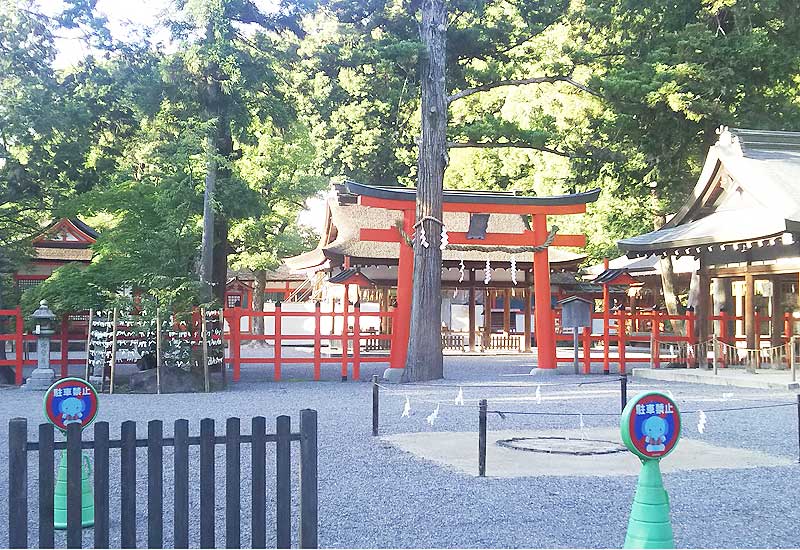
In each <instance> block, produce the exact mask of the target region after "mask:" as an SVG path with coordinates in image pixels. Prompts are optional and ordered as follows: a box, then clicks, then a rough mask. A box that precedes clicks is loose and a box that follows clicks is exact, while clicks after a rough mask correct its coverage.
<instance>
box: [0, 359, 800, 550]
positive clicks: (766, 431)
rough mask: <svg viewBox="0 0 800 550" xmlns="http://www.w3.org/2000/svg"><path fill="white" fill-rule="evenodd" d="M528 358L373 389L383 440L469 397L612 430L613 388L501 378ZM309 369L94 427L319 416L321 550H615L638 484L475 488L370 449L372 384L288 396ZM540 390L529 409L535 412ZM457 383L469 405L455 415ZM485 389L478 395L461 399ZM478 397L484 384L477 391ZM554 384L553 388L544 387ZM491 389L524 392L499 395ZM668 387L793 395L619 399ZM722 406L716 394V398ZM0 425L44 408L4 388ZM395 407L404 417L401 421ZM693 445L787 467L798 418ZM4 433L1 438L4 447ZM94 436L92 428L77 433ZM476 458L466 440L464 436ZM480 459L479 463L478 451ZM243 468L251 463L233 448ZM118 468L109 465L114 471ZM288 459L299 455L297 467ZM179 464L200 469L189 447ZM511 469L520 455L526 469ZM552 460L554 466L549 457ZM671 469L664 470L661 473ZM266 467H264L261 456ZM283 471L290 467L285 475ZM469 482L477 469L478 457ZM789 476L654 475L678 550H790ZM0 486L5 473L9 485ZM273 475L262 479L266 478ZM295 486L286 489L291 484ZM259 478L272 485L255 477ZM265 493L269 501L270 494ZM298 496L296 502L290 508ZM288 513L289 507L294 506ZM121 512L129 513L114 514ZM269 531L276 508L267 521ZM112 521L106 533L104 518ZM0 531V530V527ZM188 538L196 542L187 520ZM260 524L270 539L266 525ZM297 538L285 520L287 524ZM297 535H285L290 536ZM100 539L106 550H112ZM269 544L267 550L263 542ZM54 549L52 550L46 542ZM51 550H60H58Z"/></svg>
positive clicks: (785, 410)
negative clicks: (428, 383)
mask: <svg viewBox="0 0 800 550" xmlns="http://www.w3.org/2000/svg"><path fill="white" fill-rule="evenodd" d="M530 362H531V358H530V357H522V356H510V357H448V358H446V359H445V366H446V370H445V376H446V378H447V380H445V381H444V382H442V383H441V384H440V385H439V386H440V387H413V388H409V387H407V386H403V387H397V386H394V387H392V388H391V389H387V390H382V396H381V415H380V422H381V433H382V434H391V433H403V432H429V431H469V430H477V407H476V403H477V399H479V398H484V397H485V398H487V399H488V400H489V408H490V409H494V410H497V409H499V410H504V411H553V412H573V413H574V412H582V413H589V412H592V413H609V416H585V417H584V422H585V425H586V426H588V427H591V426H613V425H616V424H617V422H618V417H616V415H615V414H614V413H618V412H619V386H618V384H614V383H610V384H592V385H584V386H578V385H577V383H578V382H585V381H587V380H588V381H592V382H595V381H603V380H605V379H606V378H604V377H603V376H601V375H598V376H591V377H576V376H557V377H546V378H536V377H531V376H513V375H515V374H516V375H520V374H524V373H527V372H528V371H529V370H530ZM383 368H384V365H378V364H375V365H370V366H365V367H364V368H362V379H363V380H368V379H369V378H370V376H371V375H372V374H378V373H381V372H382V371H383ZM308 372H309V368H308V367H301V366H288V367H284V370H283V376H284V380H286V381H285V382H281V383H277V384H276V383H271V382H266V381H267V380H270V379H271V370H270V372H269V373H265V372H264V370H263V369H260V368H258V367H256V366H247V367H243V374H242V381H241V382H239V383H238V384H235V385H234V386H233V387H232V388H231V389H229V390H228V391H226V392H224V393H216V394H209V395H206V394H197V395H161V396H153V395H148V396H145V395H114V396H102V398H101V399H102V401H101V408H100V414H99V419H100V420H106V421H108V422H110V423H111V433H112V437H113V436H118V435H119V424H120V422H121V421H123V420H128V419H134V420H136V421H137V422H139V427H138V429H139V432H138V434H139V437H144V436H145V434H146V429H147V427H146V421H147V420H151V419H160V420H163V421H164V423H165V432H167V433H166V434H165V435H170V434H171V432H172V422H173V421H174V420H176V419H179V418H188V419H190V421H191V431H192V433H194V434H196V433H197V432H198V430H199V419H200V418H203V417H210V418H214V419H216V420H217V431H218V433H221V432H222V430H223V425H224V419H225V418H226V417H228V416H239V417H241V418H242V419H243V420H242V426H243V431H245V432H249V422H250V418H251V417H253V416H256V415H263V416H266V417H267V419H268V426H272V425H274V424H273V423H274V420H273V419H274V417H275V416H277V415H280V414H288V415H291V416H292V417H293V418H292V419H293V428H294V429H296V428H297V415H298V411H299V410H300V409H302V408H313V409H316V410H317V411H319V423H320V424H319V435H320V442H319V443H320V455H319V475H320V479H319V490H320V511H319V513H320V527H319V537H320V545H321V546H323V547H340V548H346V547H350V548H362V547H369V548H383V547H426V548H427V547H434V548H452V547H461V548H471V547H591V548H594V547H597V548H601V547H620V546H621V545H622V543H623V540H624V537H625V530H626V526H627V518H628V513H629V511H630V506H631V502H632V498H633V493H634V490H635V485H636V478H635V477H633V476H620V477H596V478H594V477H530V478H517V479H500V478H476V477H472V476H467V475H464V474H460V473H457V472H455V471H453V470H450V469H447V468H443V467H441V466H437V465H435V464H433V463H431V462H427V461H425V460H421V459H418V458H415V457H414V456H412V455H411V454H408V453H405V452H403V451H400V450H398V449H396V448H395V447H393V446H391V445H389V444H388V443H385V442H381V441H380V440H378V439H377V438H372V437H371V436H370V427H371V417H370V414H371V385H370V384H369V383H363V382H362V383H358V382H352V381H351V382H347V383H342V382H334V381H328V382H318V383H313V382H291V381H289V380H292V379H299V378H308ZM323 372H324V375H325V378H327V379H330V380H335V379H337V378H338V375H339V366H338V365H328V366H327V367H323ZM537 383H539V384H541V398H542V401H541V403H537V402H536V399H535V389H536V385H537ZM458 384H461V385H462V388H463V393H464V398H465V401H466V405H465V406H463V407H456V406H454V405H453V401H454V399H455V397H456V395H457V393H458V388H457V387H450V385H453V386H457V385H458ZM479 384H483V385H484V386H485V387H480V388H477V387H473V386H474V385H479ZM487 384H488V385H490V386H486V385H487ZM549 384H557V385H554V386H553V385H549ZM498 385H526V387H523V388H508V387H500V386H498ZM651 388H658V389H668V390H670V391H671V392H672V393H673V395H674V397H675V399H676V400H677V402H678V404H679V406H680V407H681V408H682V409H683V410H686V411H689V410H697V409H704V410H706V411H708V409H716V408H728V407H741V406H752V405H764V404H775V403H789V402H793V401H794V399H795V397H794V395H789V394H781V393H776V392H768V391H765V390H748V389H738V388H722V387H718V386H698V385H687V384H675V383H673V384H662V383H655V382H652V383H651V381H644V380H642V381H637V380H635V379H634V380H631V383H630V384H629V395H633V394H635V393H636V392H637V391H640V390H644V389H651ZM723 394H725V395H724V396H723ZM0 396H2V397H3V399H2V401H0V413H2V415H3V416H4V417H6V418H11V417H15V416H25V417H27V418H28V419H29V423H30V424H29V430H30V432H31V437H32V438H34V437H35V436H34V432H35V429H36V428H35V426H36V425H37V424H38V423H39V422H41V420H42V417H41V394H31V393H26V392H22V391H20V390H17V389H10V388H9V389H3V390H1V391H0ZM406 397H408V399H409V402H410V403H411V416H410V418H401V412H402V410H403V406H404V403H405V400H406ZM437 403H439V404H441V406H440V411H439V415H438V418H437V420H436V422H435V424H434V425H433V426H430V425H429V424H428V423H427V422H426V417H427V416H428V415H430V414H431V412H432V411H433V409H434V408H435V407H436V405H437ZM707 416H708V423H707V426H706V433H704V434H699V433H698V432H697V414H687V415H685V417H684V437H691V438H694V439H700V440H703V441H706V442H708V443H711V444H716V445H724V446H729V447H738V448H748V449H755V450H759V451H762V452H765V453H768V454H773V455H777V456H783V457H788V458H796V457H797V453H798V443H797V438H798V435H797V428H798V426H797V424H798V420H797V412H796V408H794V407H782V408H769V409H759V410H747V411H730V412H725V413H718V412H707ZM578 422H579V420H578V418H577V417H565V416H513V415H508V416H507V418H506V419H505V420H503V419H501V418H499V417H498V416H497V415H490V418H489V429H490V430H492V429H495V430H500V429H525V428H570V429H575V428H578V427H579V425H578ZM7 430H8V425H7V422H3V423H2V425H0V431H2V432H3V435H7ZM89 431H91V429H90V430H89ZM476 448H477V436H476ZM476 454H477V453H476ZM6 455H7V448H6V446H5V445H3V446H2V450H0V461H2V462H0V463H2V464H4V465H7V464H8V460H7V456H6ZM138 456H139V465H138V468H139V502H138V508H137V511H136V514H137V518H138V523H139V526H140V527H139V539H138V543H139V546H145V545H146V535H145V531H146V509H145V507H146V489H147V483H146V480H145V479H144V475H142V474H143V473H144V472H145V471H146V457H145V451H144V450H143V449H140V450H139V455H138ZM242 456H243V462H244V463H245V464H247V462H248V460H244V457H248V456H249V449H246V448H245V449H243V452H242ZM117 457H118V454H114V453H112V470H113V469H114V466H113V464H114V462H115V461H116V460H118V458H117ZM295 457H296V455H295ZM192 458H193V460H194V461H197V450H196V448H194V450H193V455H192ZM523 458H524V457H523ZM554 460H558V459H557V458H554ZM665 460H669V458H667V459H665ZM171 462H172V457H171V452H168V451H165V478H166V479H165V486H166V487H169V486H170V484H171V475H172V472H171ZM35 464H36V455H35V453H31V455H30V458H29V485H30V487H31V504H30V509H29V520H30V524H31V534H30V536H29V543H30V544H35V543H36V540H37V539H36V523H37V521H36V518H37V514H38V512H37V509H36V499H35V495H34V490H35V486H36V479H35V475H36V465H35ZM223 466H224V449H223V448H222V447H219V448H218V452H217V468H218V472H222V471H223V470H222V468H223ZM268 467H269V468H271V469H274V456H273V455H270V456H268ZM293 467H295V468H296V461H295V464H294V466H293ZM476 468H477V458H476ZM798 468H800V467H799V466H787V467H772V468H753V469H739V470H735V469H734V470H697V471H690V472H680V473H673V474H665V476H664V480H665V485H666V487H667V490H668V491H669V493H670V500H671V503H672V518H673V529H674V531H675V542H676V544H677V546H678V547H797V546H798V545H800V537H798V534H797V525H798V521H799V520H800V511H798V509H797V506H796V503H795V500H796V498H795V495H796V494H798V493H799V492H800V476H798ZM7 475H8V473H7V472H4V473H3V479H4V480H5V479H7V477H6V476H7ZM249 475H250V474H249V466H243V472H242V484H241V486H242V501H243V518H244V519H243V526H242V542H243V544H247V543H248V542H249V508H248V506H249V504H248V502H249V498H250V492H249V489H248V486H249ZM269 475H270V474H269V473H268V476H269ZM295 477H296V476H295ZM268 479H269V478H268ZM224 485H225V481H224V474H220V476H219V486H218V487H219V492H218V496H217V499H216V502H217V530H216V532H217V544H218V545H219V546H222V545H224V532H225V529H224V509H223V504H224ZM111 487H112V508H111V509H112V530H115V531H116V530H117V529H118V526H119V522H118V518H119V513H120V512H119V501H118V499H119V492H118V483H115V482H114V480H112V483H111ZM192 490H193V494H192V495H190V498H191V500H192V502H193V506H194V509H193V512H194V513H195V514H197V513H198V509H197V508H198V506H197V501H198V498H197V480H193V485H192ZM268 490H269V488H268ZM296 494H297V491H296V487H295V490H294V495H295V496H296ZM295 509H296V505H295ZM164 510H165V524H166V526H165V531H166V532H165V545H168V546H169V545H171V542H172V533H171V529H170V527H169V525H170V524H171V515H172V496H171V491H170V490H169V489H166V490H165V498H164ZM7 513H8V510H7V501H6V500H5V499H0V515H1V516H2V517H3V518H5V517H7ZM125 513H131V511H125ZM267 513H268V522H271V521H273V518H274V505H271V506H270V507H269V509H268V511H267ZM114 516H116V519H114ZM2 521H5V520H2ZM193 523H194V525H193V526H192V527H193V529H192V532H191V537H192V541H193V545H195V546H196V545H197V544H198V539H199V536H198V530H197V525H196V522H193ZM268 525H270V524H269V523H268ZM295 526H296V518H295ZM295 530H296V527H295ZM91 532H92V531H91V529H87V530H86V531H85V535H86V538H85V541H84V544H85V545H87V546H89V545H90V544H91ZM7 543H8V533H7V532H5V531H4V530H3V531H2V532H0V547H2V546H5V545H7ZM118 543H119V541H118V533H113V534H112V540H111V544H112V546H114V545H118ZM270 543H271V544H274V538H273V539H272V541H268V544H270ZM57 544H58V541H57ZM62 545H63V542H62Z"/></svg>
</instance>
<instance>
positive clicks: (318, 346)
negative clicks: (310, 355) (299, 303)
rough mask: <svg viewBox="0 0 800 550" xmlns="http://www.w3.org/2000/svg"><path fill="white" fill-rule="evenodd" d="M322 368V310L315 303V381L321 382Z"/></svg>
mask: <svg viewBox="0 0 800 550" xmlns="http://www.w3.org/2000/svg"><path fill="white" fill-rule="evenodd" d="M321 367H322V310H321V309H320V303H319V302H314V380H319V378H320V370H321Z"/></svg>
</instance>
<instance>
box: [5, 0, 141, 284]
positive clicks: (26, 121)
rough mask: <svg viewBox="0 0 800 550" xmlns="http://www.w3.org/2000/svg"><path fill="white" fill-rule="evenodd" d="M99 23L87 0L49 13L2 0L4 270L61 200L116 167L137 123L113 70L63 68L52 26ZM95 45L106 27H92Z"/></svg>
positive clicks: (89, 62) (88, 27)
mask: <svg viewBox="0 0 800 550" xmlns="http://www.w3.org/2000/svg"><path fill="white" fill-rule="evenodd" d="M99 24H100V23H99V22H98V21H97V20H96V19H95V18H94V17H93V16H92V14H91V10H90V7H89V5H88V4H87V3H85V2H79V1H75V2H65V3H64V9H63V11H62V12H60V13H58V14H56V15H55V16H46V15H43V14H41V13H39V12H37V11H36V10H35V9H34V7H33V6H32V4H30V3H28V2H22V1H14V0H2V1H0V97H2V101H0V270H4V269H9V267H10V265H12V264H14V263H16V262H19V261H20V258H21V257H24V256H26V255H27V254H29V252H30V250H29V248H28V246H27V245H28V243H29V239H30V237H31V236H33V235H35V234H36V233H37V232H38V231H40V230H41V224H42V223H43V222H46V221H48V219H49V217H50V215H51V212H52V211H53V209H54V208H56V207H57V206H59V204H61V202H62V201H63V200H64V199H66V198H69V197H71V196H74V195H75V194H77V193H80V192H83V191H86V190H88V189H91V188H93V187H94V186H95V185H97V184H98V182H100V181H101V180H102V179H103V178H104V177H106V176H107V175H108V174H110V173H113V171H114V170H115V168H116V163H117V159H118V156H119V153H120V150H121V148H122V147H124V141H125V140H126V139H127V138H128V137H130V134H131V129H132V127H133V126H134V124H135V120H133V118H132V113H131V112H130V111H129V110H127V109H125V108H124V107H121V106H120V105H119V104H118V103H117V97H116V94H117V90H116V89H115V87H114V86H113V83H112V82H111V77H110V75H109V73H108V71H107V70H106V69H105V68H104V67H102V66H99V65H97V64H95V62H94V61H93V60H92V59H88V60H86V61H85V62H84V63H82V64H81V65H80V66H79V67H77V68H75V70H72V71H67V72H62V73H58V72H56V71H55V70H54V69H53V67H52V63H53V61H54V59H55V56H56V53H57V52H56V48H55V39H54V35H55V33H57V32H59V31H60V30H63V29H64V28H76V27H80V28H82V29H84V30H86V32H90V31H94V30H95V29H97V28H98V25H99ZM93 36H94V37H95V38H96V40H95V43H96V45H101V44H102V43H104V41H105V38H106V36H105V34H104V33H98V34H93Z"/></svg>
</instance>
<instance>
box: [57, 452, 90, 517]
mask: <svg viewBox="0 0 800 550" xmlns="http://www.w3.org/2000/svg"><path fill="white" fill-rule="evenodd" d="M87 466H88V465H87V464H86V461H85V460H82V461H81V505H82V506H81V526H82V527H91V526H93V525H94V491H93V490H92V484H91V482H90V481H89V477H90V476H91V472H90V469H89V468H87ZM53 526H54V527H55V528H56V529H66V528H67V453H66V451H64V452H63V453H62V454H61V462H60V464H59V465H58V475H57V477H56V486H55V491H54V495H53Z"/></svg>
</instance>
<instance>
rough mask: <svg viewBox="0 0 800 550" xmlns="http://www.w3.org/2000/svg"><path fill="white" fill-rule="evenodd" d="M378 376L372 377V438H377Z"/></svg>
mask: <svg viewBox="0 0 800 550" xmlns="http://www.w3.org/2000/svg"><path fill="white" fill-rule="evenodd" d="M379 391H380V387H379V386H378V375H377V374H373V375H372V437H377V436H378V403H379V399H380V394H379V393H378V392H379Z"/></svg>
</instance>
